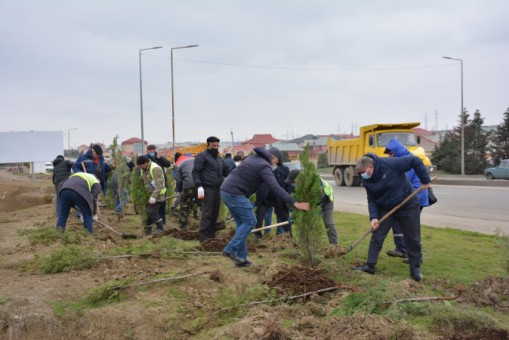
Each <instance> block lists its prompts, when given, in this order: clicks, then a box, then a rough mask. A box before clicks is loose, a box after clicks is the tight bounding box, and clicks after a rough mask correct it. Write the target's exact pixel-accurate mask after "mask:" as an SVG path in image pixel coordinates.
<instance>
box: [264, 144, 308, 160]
mask: <svg viewBox="0 0 509 340" xmlns="http://www.w3.org/2000/svg"><path fill="white" fill-rule="evenodd" d="M271 147H274V148H278V149H279V150H280V151H281V152H285V151H286V152H287V153H288V157H289V158H290V159H291V160H292V161H295V160H298V159H299V155H300V153H301V152H302V151H304V149H303V148H302V147H300V146H299V145H298V144H297V143H291V142H283V141H280V142H276V143H272V144H267V145H266V148H267V149H268V148H271Z"/></svg>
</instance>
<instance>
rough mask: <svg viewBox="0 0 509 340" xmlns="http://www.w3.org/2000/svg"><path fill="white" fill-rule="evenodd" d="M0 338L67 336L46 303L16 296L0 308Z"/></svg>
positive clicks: (58, 337)
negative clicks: (16, 297)
mask: <svg viewBox="0 0 509 340" xmlns="http://www.w3.org/2000/svg"><path fill="white" fill-rule="evenodd" d="M0 338H2V339H37V338H39V339H66V338H68V337H67V334H66V331H65V329H64V328H63V327H62V325H61V324H60V322H59V321H58V320H57V319H56V318H55V317H54V315H53V311H52V310H51V308H50V307H49V306H48V305H47V304H45V303H43V302H41V301H34V300H33V299H29V298H18V299H16V300H13V301H9V302H7V303H6V304H4V305H2V306H1V308H0Z"/></svg>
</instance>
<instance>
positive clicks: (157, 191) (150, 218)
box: [136, 156, 166, 235]
mask: <svg viewBox="0 0 509 340" xmlns="http://www.w3.org/2000/svg"><path fill="white" fill-rule="evenodd" d="M136 164H137V165H138V166H139V167H140V169H141V178H142V179H143V183H144V186H145V190H146V191H147V193H148V194H149V195H150V198H149V200H148V202H147V206H146V209H147V221H146V223H145V235H150V234H152V225H153V224H154V223H155V225H156V226H157V234H158V235H159V234H162V233H163V231H164V223H163V219H162V218H161V215H159V207H160V206H161V204H162V203H163V202H165V193H166V186H165V185H164V176H163V169H162V168H161V167H160V166H159V165H157V164H156V163H154V162H152V161H151V160H150V159H148V158H147V157H145V156H140V157H138V159H137V160H136Z"/></svg>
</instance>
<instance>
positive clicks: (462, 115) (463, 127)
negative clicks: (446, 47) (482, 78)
mask: <svg viewBox="0 0 509 340" xmlns="http://www.w3.org/2000/svg"><path fill="white" fill-rule="evenodd" d="M442 58H444V59H450V60H456V61H459V62H460V66H461V111H460V119H461V175H462V176H464V175H465V109H464V107H463V59H457V58H451V57H442Z"/></svg>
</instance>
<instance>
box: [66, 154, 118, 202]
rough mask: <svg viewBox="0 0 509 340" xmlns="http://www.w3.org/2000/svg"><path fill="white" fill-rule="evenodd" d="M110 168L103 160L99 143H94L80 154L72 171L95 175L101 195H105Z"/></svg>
mask: <svg viewBox="0 0 509 340" xmlns="http://www.w3.org/2000/svg"><path fill="white" fill-rule="evenodd" d="M110 171H111V168H110V166H109V165H108V163H106V162H105V161H104V157H103V149H102V147H101V146H100V145H98V144H94V145H93V146H92V147H91V148H90V149H88V151H87V152H85V153H84V154H82V155H80V156H79V157H78V159H77V160H76V162H75V163H74V165H73V167H72V172H73V173H77V172H86V173H88V174H92V175H95V177H97V179H98V180H99V182H100V183H101V188H102V192H103V195H104V196H106V190H107V186H106V180H107V179H108V174H109V173H110Z"/></svg>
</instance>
